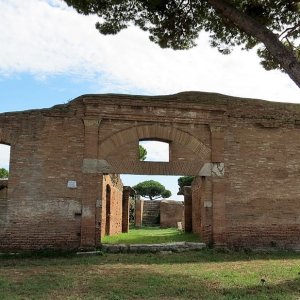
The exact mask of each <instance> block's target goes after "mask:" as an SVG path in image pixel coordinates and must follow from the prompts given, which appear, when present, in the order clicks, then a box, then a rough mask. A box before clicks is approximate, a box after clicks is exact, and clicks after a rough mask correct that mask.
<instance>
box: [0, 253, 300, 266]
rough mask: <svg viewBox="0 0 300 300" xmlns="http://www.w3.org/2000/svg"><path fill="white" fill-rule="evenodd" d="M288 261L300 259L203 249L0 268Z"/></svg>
mask: <svg viewBox="0 0 300 300" xmlns="http://www.w3.org/2000/svg"><path fill="white" fill-rule="evenodd" d="M280 259H284V260H292V259H300V253H297V252H287V251H281V252H273V253H255V252H251V253H245V252H235V251H225V252H224V251H222V250H216V249H203V250H197V251H190V252H182V253H172V254H169V255H163V256H162V255H160V254H159V253H158V254H153V253H144V254H140V253H135V254H133V253H130V254H128V253H121V254H106V253H101V252H100V255H95V256H85V255H83V256H78V255H76V254H75V253H74V252H72V253H71V252H68V256H67V257H66V256H63V257H61V256H59V255H58V256H55V254H53V255H52V256H46V257H42V256H40V255H37V256H35V255H33V256H32V255H30V256H28V257H26V256H23V257H22V256H8V257H0V268H1V267H5V266H8V267H9V266H17V265H20V266H22V265H25V266H26V265H35V266H38V265H65V266H71V265H99V264H101V265H109V264H111V265H114V264H120V263H121V264H122V263H124V264H127V265H137V264H144V265H151V264H155V265H160V264H164V265H165V264H170V265H174V264H187V263H191V264H192V263H200V264H201V263H210V262H212V263H220V262H243V261H244V262H247V261H254V260H280Z"/></svg>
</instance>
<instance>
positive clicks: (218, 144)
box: [210, 126, 227, 247]
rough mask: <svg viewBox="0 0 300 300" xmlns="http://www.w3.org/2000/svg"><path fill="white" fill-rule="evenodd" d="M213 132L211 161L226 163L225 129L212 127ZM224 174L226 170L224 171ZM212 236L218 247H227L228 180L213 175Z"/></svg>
mask: <svg viewBox="0 0 300 300" xmlns="http://www.w3.org/2000/svg"><path fill="white" fill-rule="evenodd" d="M210 130H211V147H212V151H211V160H212V163H213V164H214V163H215V164H218V163H224V128H223V127H221V126H210ZM223 172H224V170H223ZM212 176H213V177H212V205H213V207H212V208H213V210H212V213H213V216H212V234H213V244H214V246H216V247H223V246H226V241H227V237H226V207H225V205H226V203H225V194H226V180H225V178H224V174H223V176H219V177H214V175H213V174H212Z"/></svg>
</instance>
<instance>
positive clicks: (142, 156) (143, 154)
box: [139, 145, 147, 161]
mask: <svg viewBox="0 0 300 300" xmlns="http://www.w3.org/2000/svg"><path fill="white" fill-rule="evenodd" d="M146 158H147V150H146V149H145V147H143V146H142V145H139V159H140V160H142V161H144V160H145V159H146Z"/></svg>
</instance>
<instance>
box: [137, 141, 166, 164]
mask: <svg viewBox="0 0 300 300" xmlns="http://www.w3.org/2000/svg"><path fill="white" fill-rule="evenodd" d="M139 159H140V161H149V162H169V161H170V144H169V143H167V142H162V141H157V140H140V141H139Z"/></svg>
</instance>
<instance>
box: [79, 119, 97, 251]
mask: <svg viewBox="0 0 300 300" xmlns="http://www.w3.org/2000/svg"><path fill="white" fill-rule="evenodd" d="M100 121H101V120H97V119H96V120H95V119H88V118H86V119H84V120H83V122H84V135H85V141H84V159H95V160H96V159H97V157H98V138H99V136H98V135H99V125H100ZM101 179H102V175H101V176H100V175H99V174H97V173H96V172H92V171H91V172H90V173H89V172H85V173H84V174H83V197H82V216H81V243H80V246H81V247H82V248H93V247H96V246H98V244H99V243H100V229H99V228H100V220H101V216H100V208H101V207H100V206H101V196H100V195H101V192H102V190H101V189H102V180H101ZM96 207H97V209H96Z"/></svg>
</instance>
